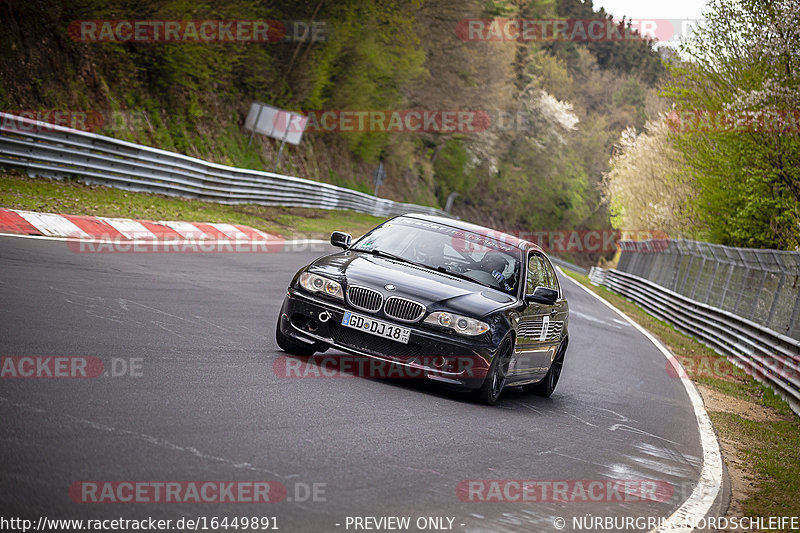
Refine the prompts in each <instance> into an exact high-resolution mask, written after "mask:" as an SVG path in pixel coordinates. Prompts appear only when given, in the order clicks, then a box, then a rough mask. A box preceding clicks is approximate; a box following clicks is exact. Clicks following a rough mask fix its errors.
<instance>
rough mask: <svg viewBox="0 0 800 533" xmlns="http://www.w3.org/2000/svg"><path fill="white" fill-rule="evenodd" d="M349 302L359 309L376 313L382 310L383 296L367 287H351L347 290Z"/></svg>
mask: <svg viewBox="0 0 800 533" xmlns="http://www.w3.org/2000/svg"><path fill="white" fill-rule="evenodd" d="M347 301H349V302H350V305H352V306H353V307H355V308H357V309H361V310H362V311H369V312H370V313H374V312H375V311H377V310H378V309H380V308H381V305H382V304H383V295H382V294H381V293H379V292H378V291H375V290H372V289H367V288H366V287H350V288H349V289H347Z"/></svg>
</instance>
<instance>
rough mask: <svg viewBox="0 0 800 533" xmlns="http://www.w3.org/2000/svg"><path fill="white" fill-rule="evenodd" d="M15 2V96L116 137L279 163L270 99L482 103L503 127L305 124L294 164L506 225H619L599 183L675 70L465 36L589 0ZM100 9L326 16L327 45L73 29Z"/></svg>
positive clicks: (620, 55)
mask: <svg viewBox="0 0 800 533" xmlns="http://www.w3.org/2000/svg"><path fill="white" fill-rule="evenodd" d="M54 7H55V8H54ZM6 12H7V13H6V14H7V15H8V16H7V19H8V20H9V21H10V26H11V28H12V29H13V30H14V31H11V32H4V33H3V34H0V46H2V48H3V50H10V51H11V52H10V53H9V56H10V58H9V60H7V61H5V62H3V63H0V80H1V81H0V89H2V92H0V99H2V100H5V101H6V102H7V104H8V106H9V107H10V108H13V107H18V108H22V109H24V108H26V107H46V108H59V107H60V108H73V109H85V108H87V107H88V108H94V109H97V110H99V111H102V113H103V115H104V117H106V123H105V125H104V129H103V130H102V131H101V133H104V134H107V135H112V136H115V137H119V138H124V139H127V140H130V141H134V142H139V143H143V144H147V145H151V146H157V147H160V148H163V149H166V150H177V151H180V152H183V153H186V154H189V155H192V156H196V157H201V158H204V159H209V160H212V161H216V162H220V163H225V164H232V165H237V166H242V167H246V168H254V169H266V170H272V169H273V166H274V162H275V157H276V155H277V154H276V152H277V143H276V142H274V141H273V140H271V139H265V138H263V137H260V136H257V137H256V138H255V139H254V141H253V143H252V145H248V140H249V132H246V131H244V130H243V128H242V123H243V121H244V117H245V114H246V112H247V109H248V107H249V104H250V103H251V102H252V101H255V100H258V101H263V102H266V103H268V104H270V105H274V106H278V107H282V108H287V109H294V110H299V111H301V112H302V111H308V110H364V111H371V110H396V109H415V110H422V109H427V110H439V111H442V110H475V111H481V112H484V113H486V114H488V115H490V116H491V119H492V121H493V123H492V126H491V127H489V128H488V129H486V130H485V131H479V132H476V133H470V132H436V131H425V132H419V133H409V132H386V131H345V132H337V133H321V132H306V134H305V136H304V140H303V143H302V145H301V146H299V147H289V148H287V149H286V150H285V152H284V159H283V169H284V170H285V171H286V172H295V173H297V174H298V175H300V176H302V177H308V178H312V179H318V180H322V181H327V182H330V183H334V184H336V185H340V186H345V187H350V188H354V189H356V190H361V191H364V192H367V193H371V192H372V187H371V182H370V180H369V176H370V175H371V173H372V171H373V170H374V168H375V165H376V164H377V163H378V161H379V160H380V161H384V162H385V166H386V170H387V180H386V182H385V183H384V185H383V186H382V187H381V191H380V194H381V196H385V197H389V198H392V199H396V200H402V201H411V202H414V203H421V204H426V205H437V204H438V205H439V206H441V205H443V204H444V202H445V201H446V199H447V196H448V195H449V194H450V193H451V192H458V193H459V197H458V200H457V202H456V206H455V213H456V214H458V215H459V216H462V217H464V218H472V219H480V220H481V221H483V222H486V223H489V224H492V225H495V226H500V227H503V226H504V227H526V228H528V229H531V228H545V229H547V228H563V227H575V228H578V229H582V228H586V227H592V228H596V229H602V228H606V227H608V226H609V221H608V216H607V213H606V210H605V206H604V205H603V202H602V199H601V197H600V194H599V187H598V185H599V182H600V178H601V176H602V172H603V171H604V170H606V169H607V167H608V156H609V153H610V149H611V146H612V144H613V142H614V140H615V139H616V138H617V137H618V136H619V132H620V130H622V129H624V128H625V127H627V126H630V125H636V126H641V125H642V124H643V123H644V119H645V117H646V112H647V109H646V107H647V106H646V104H647V101H648V95H650V94H651V92H652V89H651V84H652V83H653V79H654V77H657V76H658V72H659V71H658V68H660V62H658V61H657V57H656V56H655V55H654V53H653V52H652V50H651V49H650V48H649V45H648V44H647V43H644V42H636V43H608V46H606V44H602V46H600V45H598V46H590V45H588V44H587V43H560V44H559V43H551V44H543V43H537V42H531V43H516V42H506V43H482V42H477V43H476V42H465V41H462V40H461V39H459V38H458V37H457V35H456V32H455V29H456V27H457V25H458V23H459V22H460V21H462V20H463V19H465V18H487V17H488V18H491V17H508V18H514V17H520V18H552V17H559V16H560V17H573V18H581V17H582V18H596V17H598V16H605V14H604V12H602V11H601V12H600V14H598V13H597V12H595V11H594V9H593V8H592V7H591V6H590V5H587V4H584V3H583V2H581V1H580V0H523V1H521V2H518V1H512V0H488V1H486V0H465V2H461V3H454V2H452V1H450V0H424V1H423V0H380V1H378V2H372V1H368V0H343V1H340V2H326V1H324V0H312V1H311V2H299V1H296V0H289V1H288V2H280V3H278V2H264V1H262V0H227V1H225V2H210V1H208V0H200V1H191V0H137V1H134V0H111V1H110V2H109V1H100V0H72V1H69V2H67V1H64V0H61V1H57V2H56V3H55V6H53V5H52V2H47V1H46V0H30V2H26V3H14V5H12V6H10V7H8V8H6ZM85 19H89V20H123V19H150V20H175V19H177V20H189V19H192V20H199V19H216V20H232V19H242V20H253V19H266V20H303V21H312V20H313V21H317V22H321V23H323V24H324V31H323V34H324V39H323V40H320V41H302V40H301V41H293V40H286V41H284V42H279V43H270V44H262V43H248V44H244V43H203V44H200V43H148V44H143V43H137V44H134V43H83V42H75V41H74V40H72V38H71V37H70V36H69V34H68V33H67V28H68V26H69V24H70V23H71V22H72V21H75V20H85ZM53 55H55V57H51V56H53ZM23 63H24V64H25V68H16V67H15V66H16V65H20V64H23ZM656 66H657V67H658V68H656ZM501 114H502V116H505V117H508V120H506V126H510V127H500V126H499V123H500V121H499V119H498V117H499V116H501ZM509 123H510V124H509Z"/></svg>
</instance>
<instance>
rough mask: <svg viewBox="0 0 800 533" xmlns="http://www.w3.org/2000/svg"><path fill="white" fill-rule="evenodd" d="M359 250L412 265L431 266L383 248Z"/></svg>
mask: <svg viewBox="0 0 800 533" xmlns="http://www.w3.org/2000/svg"><path fill="white" fill-rule="evenodd" d="M359 252H366V253H368V254H372V255H377V256H378V257H385V258H387V259H394V260H395V261H401V262H403V263H408V264H410V265H415V266H419V267H425V268H430V267H428V266H427V265H423V264H422V263H417V262H416V261H412V260H411V259H406V258H405V257H401V256H399V255H395V254H392V253H389V252H384V251H383V250H380V249H378V248H373V249H372V250H359Z"/></svg>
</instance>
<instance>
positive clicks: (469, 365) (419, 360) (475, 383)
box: [278, 288, 498, 389]
mask: <svg viewBox="0 0 800 533" xmlns="http://www.w3.org/2000/svg"><path fill="white" fill-rule="evenodd" d="M346 311H352V312H353V313H356V314H359V315H362V316H373V315H371V314H369V313H364V312H362V311H359V310H357V309H349V308H348V307H347V306H346V304H344V303H343V302H338V303H337V302H332V301H329V300H325V299H322V298H317V297H315V296H313V295H310V294H307V293H305V292H303V291H300V290H296V289H294V288H290V289H289V291H288V293H287V296H286V299H285V300H284V302H283V306H282V307H281V312H280V318H279V322H278V323H279V327H280V330H281V333H283V334H284V335H286V336H288V337H290V338H292V339H293V340H295V342H299V343H301V344H308V345H312V344H315V345H317V346H318V348H319V349H323V346H330V347H333V348H336V349H337V350H341V351H343V352H347V353H350V354H353V355H356V356H363V357H368V358H371V359H373V360H379V361H383V362H385V363H387V364H390V365H393V367H394V370H395V372H394V373H393V374H392V375H390V376H386V377H417V378H420V377H424V378H427V379H431V380H434V381H439V382H443V383H446V384H448V385H452V386H456V387H459V388H465V389H475V388H478V387H480V386H481V384H482V383H483V381H484V378H485V377H486V373H487V372H488V369H489V366H490V365H491V361H492V358H493V357H494V355H495V353H496V351H497V348H498V347H497V346H496V345H494V344H490V343H487V342H483V343H482V342H479V341H476V340H474V339H469V338H464V337H457V336H456V335H455V334H448V333H446V332H439V331H434V330H431V329H427V328H422V327H419V325H417V324H405V323H399V322H395V321H392V320H390V319H387V318H385V317H382V316H375V318H376V319H378V320H381V321H383V322H389V323H392V324H394V325H396V326H401V327H404V328H408V329H410V330H411V334H410V336H409V341H408V344H402V343H400V342H396V341H392V340H388V339H384V338H382V337H377V336H375V335H371V334H369V333H365V332H361V331H358V330H355V329H352V328H349V327H346V326H343V325H342V319H343V318H344V313H345V312H346ZM398 369H399V371H398ZM374 377H381V376H374Z"/></svg>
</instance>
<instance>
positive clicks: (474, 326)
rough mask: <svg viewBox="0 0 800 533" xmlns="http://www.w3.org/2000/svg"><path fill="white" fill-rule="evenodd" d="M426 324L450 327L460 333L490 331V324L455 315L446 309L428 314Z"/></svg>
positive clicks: (468, 333)
mask: <svg viewBox="0 0 800 533" xmlns="http://www.w3.org/2000/svg"><path fill="white" fill-rule="evenodd" d="M425 323H426V324H433V325H435V326H442V327H445V328H450V329H452V330H453V331H455V332H456V333H458V334H459V335H469V336H475V335H480V334H481V333H486V332H487V331H489V324H487V323H486V322H481V321H480V320H475V319H474V318H469V317H466V316H461V315H454V314H453V313H447V312H445V311H437V312H435V313H431V314H430V315H428V318H426V319H425Z"/></svg>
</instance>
